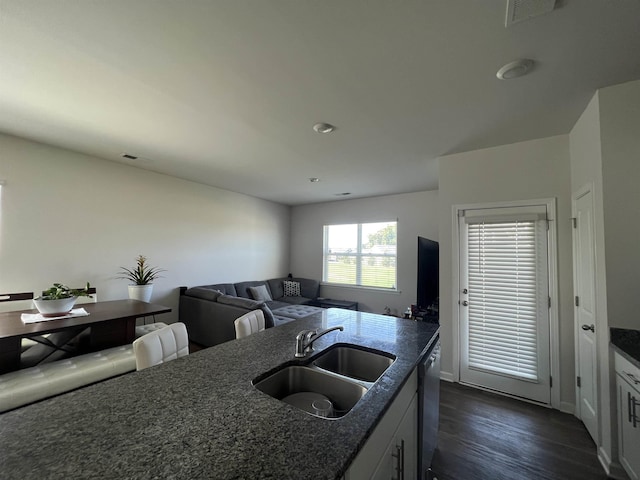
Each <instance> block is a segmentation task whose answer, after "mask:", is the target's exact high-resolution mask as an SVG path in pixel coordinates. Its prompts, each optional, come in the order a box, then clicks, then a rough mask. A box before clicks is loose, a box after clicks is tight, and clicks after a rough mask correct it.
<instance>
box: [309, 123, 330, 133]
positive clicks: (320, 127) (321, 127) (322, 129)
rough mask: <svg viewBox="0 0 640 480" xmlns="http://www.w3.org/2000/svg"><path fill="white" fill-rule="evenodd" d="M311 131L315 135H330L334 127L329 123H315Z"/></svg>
mask: <svg viewBox="0 0 640 480" xmlns="http://www.w3.org/2000/svg"><path fill="white" fill-rule="evenodd" d="M313 129H314V130H315V131H316V132H317V133H331V132H333V131H334V130H335V129H336V127H334V126H333V125H331V124H330V123H316V124H315V125H314V126H313Z"/></svg>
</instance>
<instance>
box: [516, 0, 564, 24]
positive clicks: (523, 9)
mask: <svg viewBox="0 0 640 480" xmlns="http://www.w3.org/2000/svg"><path fill="white" fill-rule="evenodd" d="M555 6H556V0H507V17H506V19H505V22H504V26H505V27H510V26H511V25H513V24H514V23H518V22H524V21H525V20H529V19H530V18H533V17H537V16H538V15H544V14H545V13H549V12H551V11H553V9H554V8H555Z"/></svg>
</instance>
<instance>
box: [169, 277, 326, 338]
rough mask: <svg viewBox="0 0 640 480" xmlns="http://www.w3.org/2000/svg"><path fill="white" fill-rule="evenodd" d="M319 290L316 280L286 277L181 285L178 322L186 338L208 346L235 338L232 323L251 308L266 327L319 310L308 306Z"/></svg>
mask: <svg viewBox="0 0 640 480" xmlns="http://www.w3.org/2000/svg"><path fill="white" fill-rule="evenodd" d="M285 282H291V283H288V284H286V283H285ZM285 286H286V287H287V290H286V291H285ZM319 290H320V282H319V281H317V280H312V279H308V278H289V277H284V278H272V279H269V280H260V281H248V282H238V283H218V284H214V285H201V286H198V287H191V288H187V287H181V288H180V309H179V315H180V321H181V322H184V324H185V325H186V326H187V331H188V332H189V340H191V341H192V342H194V343H197V344H199V345H202V346H205V347H210V346H213V345H217V344H219V343H223V342H227V341H229V340H233V339H234V338H236V334H235V328H234V325H233V322H234V321H235V319H236V318H238V317H240V316H242V315H244V314H245V313H247V312H250V311H251V310H256V309H261V310H262V311H263V312H264V316H265V322H266V326H267V328H271V327H273V326H277V325H280V324H282V323H286V322H290V321H292V320H295V319H298V318H304V317H307V316H309V315H313V314H314V313H317V312H318V311H321V310H322V309H321V308H320V307H315V306H313V305H311V304H312V303H314V301H316V299H317V298H318V293H319Z"/></svg>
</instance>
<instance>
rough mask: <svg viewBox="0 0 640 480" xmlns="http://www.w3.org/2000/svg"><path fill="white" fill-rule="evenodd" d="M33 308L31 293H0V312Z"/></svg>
mask: <svg viewBox="0 0 640 480" xmlns="http://www.w3.org/2000/svg"><path fill="white" fill-rule="evenodd" d="M32 308H33V292H25V293H0V312H10V311H12V310H29V309H32Z"/></svg>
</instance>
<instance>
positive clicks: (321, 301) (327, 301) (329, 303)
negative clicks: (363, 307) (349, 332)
mask: <svg viewBox="0 0 640 480" xmlns="http://www.w3.org/2000/svg"><path fill="white" fill-rule="evenodd" d="M312 305H313V306H314V307H321V308H344V309H345V310H358V302H352V301H350V300H333V299H331V298H321V297H318V298H317V299H316V300H315V301H314V302H313V303H312Z"/></svg>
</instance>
